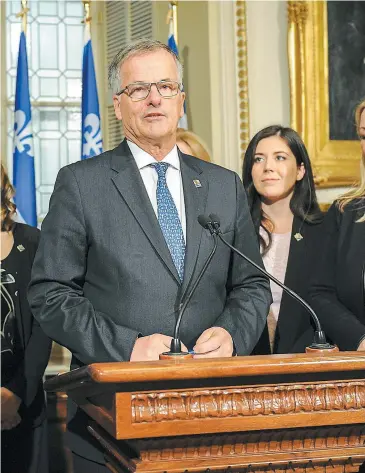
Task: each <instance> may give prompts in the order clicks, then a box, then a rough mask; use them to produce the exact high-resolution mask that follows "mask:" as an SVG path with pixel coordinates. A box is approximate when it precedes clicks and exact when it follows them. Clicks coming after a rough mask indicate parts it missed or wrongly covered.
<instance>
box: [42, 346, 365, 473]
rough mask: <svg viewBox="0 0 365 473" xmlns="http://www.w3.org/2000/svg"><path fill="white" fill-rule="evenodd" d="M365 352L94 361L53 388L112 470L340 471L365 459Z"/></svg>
mask: <svg viewBox="0 0 365 473" xmlns="http://www.w3.org/2000/svg"><path fill="white" fill-rule="evenodd" d="M364 378H365V353H364V354H361V353H360V352H338V353H331V354H328V355H318V354H301V355H272V356H250V357H235V358H224V359H223V358H220V359H212V360H195V359H192V360H186V361H182V362H179V363H177V362H174V361H156V362H148V363H142V362H138V363H137V362H134V363H125V362H124V363H98V364H92V365H89V366H85V367H83V368H80V369H77V370H74V371H71V372H69V373H66V374H62V375H59V376H56V377H54V378H52V379H51V380H49V381H47V382H46V384H45V388H46V390H47V391H66V392H67V393H68V395H69V396H70V397H71V398H72V399H73V400H74V401H75V402H76V403H77V404H78V405H79V406H81V407H82V409H84V411H85V412H86V413H87V414H88V416H89V417H90V425H89V427H88V429H89V432H90V435H93V436H94V437H95V438H96V439H97V440H98V441H99V442H100V444H101V446H102V448H103V449H104V451H105V455H106V458H107V461H108V467H109V469H110V470H111V471H112V472H123V473H125V472H136V473H139V472H143V473H198V472H206V473H209V472H210V473H228V472H229V473H238V472H239V473H253V472H259V473H271V472H273V473H281V472H283V473H290V472H293V473H294V472H295V473H312V472H313V473H322V472H323V473H344V472H355V471H358V469H359V467H360V465H361V464H362V463H363V462H364V461H365V379H364Z"/></svg>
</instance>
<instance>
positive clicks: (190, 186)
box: [179, 153, 209, 297]
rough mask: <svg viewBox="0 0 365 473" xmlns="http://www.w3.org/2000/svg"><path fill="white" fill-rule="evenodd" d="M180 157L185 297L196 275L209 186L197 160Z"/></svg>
mask: <svg viewBox="0 0 365 473" xmlns="http://www.w3.org/2000/svg"><path fill="white" fill-rule="evenodd" d="M179 155H180V163H181V175H182V181H183V188H184V201H185V214H186V253H185V269H184V281H183V286H182V294H181V296H182V297H184V294H185V292H186V290H187V288H188V286H189V283H190V282H191V279H192V276H193V274H194V268H195V267H196V266H197V259H198V253H199V248H200V241H201V236H202V231H203V229H202V227H201V226H200V224H199V223H198V216H199V215H200V214H204V212H205V206H206V201H207V196H208V188H209V184H208V181H207V179H206V177H205V176H204V173H203V171H202V169H201V168H200V166H199V164H198V162H197V161H196V160H195V159H194V160H193V159H191V158H190V157H188V156H187V155H184V154H182V153H179Z"/></svg>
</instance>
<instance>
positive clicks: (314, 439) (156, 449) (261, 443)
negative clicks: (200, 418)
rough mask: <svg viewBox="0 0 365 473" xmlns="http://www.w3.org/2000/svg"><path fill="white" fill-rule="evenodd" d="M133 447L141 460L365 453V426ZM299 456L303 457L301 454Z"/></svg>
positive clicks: (213, 437)
mask: <svg viewBox="0 0 365 473" xmlns="http://www.w3.org/2000/svg"><path fill="white" fill-rule="evenodd" d="M132 445H133V448H135V450H136V451H138V452H139V456H140V459H141V460H142V461H144V462H148V461H153V462H156V461H171V460H184V459H192V458H209V457H219V458H224V457H225V458H231V457H238V456H242V455H243V456H244V457H243V458H245V456H246V455H248V454H264V453H266V454H268V453H277V452H280V453H290V452H296V453H298V454H299V453H300V452H308V451H311V450H316V451H319V450H320V451H324V452H325V451H327V450H331V451H332V452H333V451H336V450H337V451H338V452H339V453H341V454H345V452H346V450H347V449H350V448H360V449H361V448H362V449H364V450H363V454H364V456H365V446H364V445H365V426H362V425H354V426H351V427H349V426H346V427H337V426H335V427H321V428H313V429H298V430H289V431H286V432H283V431H272V430H271V431H261V432H257V433H253V432H249V433H241V432H240V433H236V434H235V433H227V434H221V435H204V436H203V435H201V436H195V437H194V442H192V441H191V438H190V437H182V438H160V439H148V440H145V439H143V440H135V441H133V442H132ZM298 458H299V457H298Z"/></svg>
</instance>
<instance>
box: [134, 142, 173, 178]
mask: <svg viewBox="0 0 365 473" xmlns="http://www.w3.org/2000/svg"><path fill="white" fill-rule="evenodd" d="M127 143H128V146H129V149H130V150H131V153H132V155H133V157H134V159H135V161H136V164H137V167H138V169H143V168H145V167H147V166H150V165H151V164H155V163H157V162H159V161H157V160H156V159H155V158H154V157H153V156H151V155H150V154H148V153H147V152H146V151H144V150H143V149H141V148H140V147H139V146H137V145H136V144H135V143H132V142H131V141H129V140H127ZM160 162H163V163H168V164H170V166H171V167H173V168H175V169H177V170H179V171H180V159H179V154H178V151H177V146H176V145H175V146H174V147H173V148H172V150H171V151H170V152H169V153H168V154H167V155H166V156H165V157H164V158H163V160H162V161H160Z"/></svg>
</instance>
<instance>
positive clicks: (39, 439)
mask: <svg viewBox="0 0 365 473" xmlns="http://www.w3.org/2000/svg"><path fill="white" fill-rule="evenodd" d="M13 196H14V189H13V187H12V186H11V184H10V181H9V178H8V176H7V174H6V171H5V169H4V167H3V165H1V285H0V287H1V391H0V392H1V467H2V471H4V472H6V473H46V472H47V471H48V457H47V434H46V430H45V420H46V419H45V418H46V412H45V399H44V391H43V387H42V377H43V373H44V371H45V368H46V366H47V362H48V358H49V354H50V349H51V341H50V340H49V339H48V338H47V337H46V336H45V335H44V333H43V332H42V330H41V328H40V326H39V324H38V323H37V321H36V320H35V319H34V318H33V316H32V314H31V312H30V309H29V305H28V301H27V287H28V284H29V280H30V272H31V267H32V264H33V259H34V255H35V252H36V250H37V246H38V241H39V233H40V232H39V230H37V229H36V228H33V227H30V226H28V225H24V224H21V223H15V222H14V221H13V217H14V214H15V212H16V207H15V205H14V203H13V202H12V201H11V199H12V197H13Z"/></svg>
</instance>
